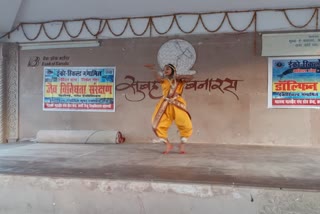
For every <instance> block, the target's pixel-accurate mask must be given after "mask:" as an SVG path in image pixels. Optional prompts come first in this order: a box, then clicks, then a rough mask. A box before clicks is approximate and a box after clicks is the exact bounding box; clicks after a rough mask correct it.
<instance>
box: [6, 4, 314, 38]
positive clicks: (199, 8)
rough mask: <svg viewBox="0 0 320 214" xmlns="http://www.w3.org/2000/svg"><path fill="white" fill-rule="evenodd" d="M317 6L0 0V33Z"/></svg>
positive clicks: (312, 5)
mask: <svg viewBox="0 0 320 214" xmlns="http://www.w3.org/2000/svg"><path fill="white" fill-rule="evenodd" d="M314 6H316V7H319V6H320V1H319V0H281V1H279V0H241V1H239V0H198V1H197V0H161V1H158V0H0V36H1V35H2V34H4V33H6V32H9V31H10V30H11V29H13V28H14V27H15V26H17V25H18V24H19V23H21V22H43V21H52V20H71V19H79V18H121V17H137V16H138V17H139V16H156V15H165V14H174V13H183V12H197V13H202V12H215V11H234V10H252V9H273V8H277V9H279V8H280V9H281V8H305V7H314Z"/></svg>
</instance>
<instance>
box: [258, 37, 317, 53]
mask: <svg viewBox="0 0 320 214" xmlns="http://www.w3.org/2000/svg"><path fill="white" fill-rule="evenodd" d="M311 55H320V32H305V33H281V34H263V35H262V56H311Z"/></svg>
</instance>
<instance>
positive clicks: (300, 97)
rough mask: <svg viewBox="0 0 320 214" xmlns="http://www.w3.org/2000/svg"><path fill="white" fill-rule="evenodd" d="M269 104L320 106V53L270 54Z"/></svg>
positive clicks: (273, 105) (297, 106) (287, 106)
mask: <svg viewBox="0 0 320 214" xmlns="http://www.w3.org/2000/svg"><path fill="white" fill-rule="evenodd" d="M268 70H269V71H268V74H269V76H268V82H269V83H268V107H269V108H319V107H320V83H319V82H320V57H290V58H279V57H277V58H269V65H268Z"/></svg>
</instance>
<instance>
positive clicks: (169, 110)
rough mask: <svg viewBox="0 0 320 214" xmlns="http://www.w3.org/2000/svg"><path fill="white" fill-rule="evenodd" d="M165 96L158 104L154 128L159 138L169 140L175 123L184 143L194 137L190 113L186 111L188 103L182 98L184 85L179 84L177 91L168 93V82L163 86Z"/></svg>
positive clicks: (154, 114)
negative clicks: (171, 128) (170, 128)
mask: <svg viewBox="0 0 320 214" xmlns="http://www.w3.org/2000/svg"><path fill="white" fill-rule="evenodd" d="M161 85H162V89H163V93H164V95H167V96H164V97H163V98H161V100H160V101H159V103H158V104H157V106H156V108H155V111H154V113H153V115H152V128H153V131H154V132H155V134H156V135H157V137H159V138H161V139H163V140H167V138H168V129H169V127H170V126H171V124H172V122H173V121H174V122H175V124H176V125H177V128H178V130H179V133H180V137H181V139H182V141H185V142H186V141H187V139H188V138H189V137H190V136H191V135H192V122H191V117H190V115H189V113H188V112H187V110H186V102H185V100H184V99H183V98H182V97H181V96H180V95H181V94H182V90H183V83H182V82H179V83H178V86H177V88H176V89H175V91H172V92H171V93H169V92H168V90H170V88H168V86H170V85H168V81H164V82H163V83H162V84H161Z"/></svg>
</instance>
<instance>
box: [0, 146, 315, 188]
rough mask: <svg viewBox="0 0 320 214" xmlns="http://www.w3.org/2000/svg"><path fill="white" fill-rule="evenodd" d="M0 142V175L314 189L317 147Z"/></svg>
mask: <svg viewBox="0 0 320 214" xmlns="http://www.w3.org/2000/svg"><path fill="white" fill-rule="evenodd" d="M163 149H164V146H163V145H162V144H151V143H150V144H140V143H137V144H104V145H102V144H100V145H97V144H39V143H15V144H0V174H4V175H31V176H47V177H63V178H69V177H70V178H93V179H94V178H99V179H120V180H136V181H161V182H177V183H195V184H218V185H234V186H250V187H272V188H280V189H282V188H286V189H298V190H316V191H319V190H320V179H319V178H320V148H319V147H317V148H302V147H280V146H252V145H207V144H189V145H187V147H186V150H187V154H184V155H181V154H178V149H177V148H175V149H174V150H173V151H172V152H171V153H170V154H167V155H163V154H161V152H162V150H163Z"/></svg>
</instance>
